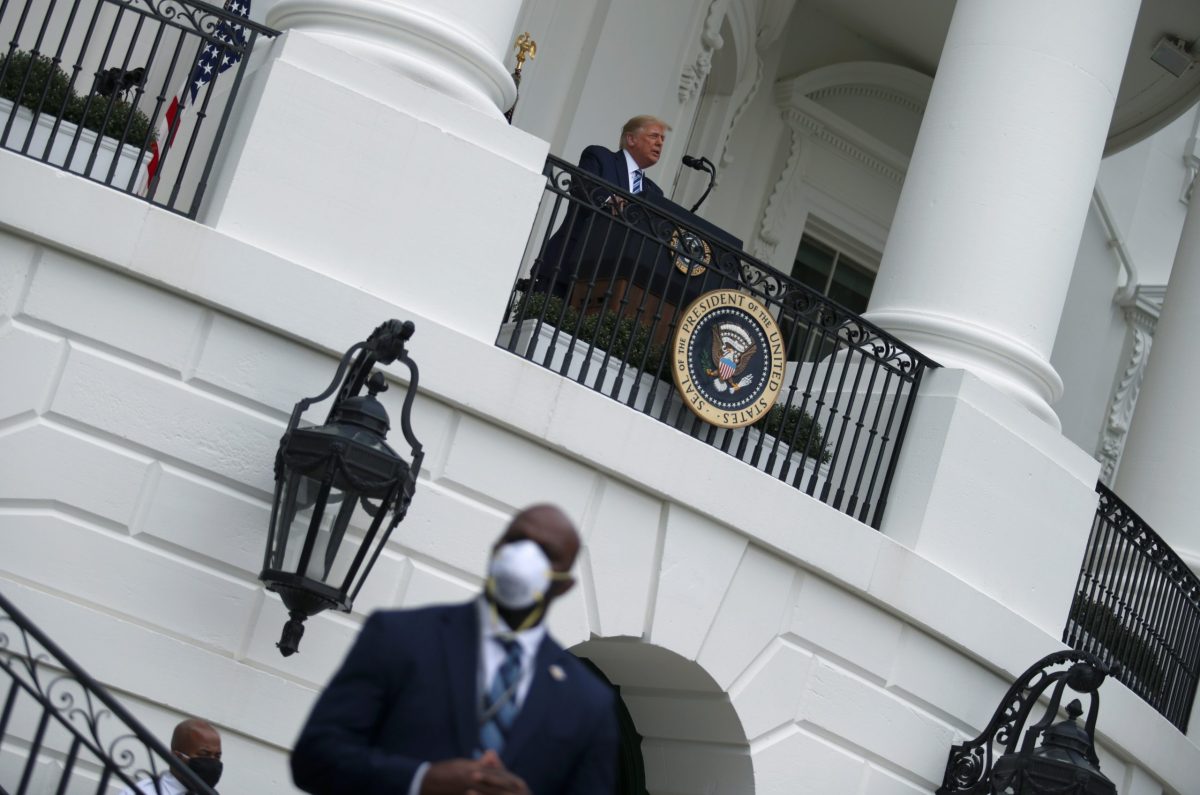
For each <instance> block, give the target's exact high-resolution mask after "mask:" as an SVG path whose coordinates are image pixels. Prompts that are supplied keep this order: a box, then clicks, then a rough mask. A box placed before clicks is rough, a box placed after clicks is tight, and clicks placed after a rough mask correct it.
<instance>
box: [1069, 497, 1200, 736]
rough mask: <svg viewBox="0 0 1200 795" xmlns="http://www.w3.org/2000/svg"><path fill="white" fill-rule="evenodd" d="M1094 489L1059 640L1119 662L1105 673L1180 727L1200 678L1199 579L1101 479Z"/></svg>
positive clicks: (1102, 657) (1182, 728) (1182, 729)
mask: <svg viewBox="0 0 1200 795" xmlns="http://www.w3.org/2000/svg"><path fill="white" fill-rule="evenodd" d="M1096 491H1097V492H1098V494H1099V500H1098V503H1097V506H1096V519H1095V522H1094V523H1093V526H1092V534H1091V537H1090V538H1089V540H1088V546H1087V549H1086V551H1085V555H1084V560H1083V564H1082V566H1081V568H1080V572H1079V580H1078V582H1077V584H1076V587H1075V597H1074V600H1073V602H1072V604H1071V609H1070V611H1069V614H1068V616H1067V621H1066V625H1065V627H1064V628H1063V635H1062V639H1063V642H1064V643H1067V644H1068V645H1070V646H1073V647H1075V648H1077V649H1083V650H1085V651H1088V652H1091V653H1093V654H1095V655H1096V656H1098V657H1100V658H1101V659H1104V660H1112V661H1114V662H1119V663H1120V664H1121V666H1122V670H1121V671H1120V672H1119V673H1114V674H1113V675H1114V676H1115V677H1116V678H1117V679H1119V680H1120V681H1122V682H1123V683H1124V684H1125V685H1126V686H1128V687H1129V689H1130V690H1132V691H1133V692H1135V693H1137V694H1138V695H1139V696H1140V697H1141V698H1142V699H1144V700H1145V701H1146V702H1147V703H1148V704H1149V705H1150V706H1152V707H1154V708H1155V709H1156V710H1158V711H1159V712H1160V713H1161V714H1162V715H1163V716H1164V717H1166V718H1167V720H1169V721H1171V722H1172V723H1173V724H1174V725H1175V726H1176V727H1178V728H1179V729H1180V730H1181V731H1186V729H1187V725H1188V718H1189V714H1190V712H1191V706H1192V702H1193V700H1194V697H1195V693H1196V689H1197V685H1198V683H1200V579H1198V578H1197V577H1196V575H1195V574H1193V573H1192V571H1191V569H1190V568H1189V567H1188V565H1187V564H1186V563H1185V562H1184V561H1183V559H1182V558H1180V557H1179V555H1178V554H1176V552H1175V551H1174V550H1173V549H1171V546H1170V545H1169V544H1168V543H1166V542H1165V541H1164V540H1163V539H1162V538H1161V537H1159V535H1158V534H1157V533H1155V532H1154V530H1153V529H1152V528H1151V527H1150V526H1149V525H1148V524H1146V522H1145V521H1144V520H1143V519H1142V518H1141V517H1140V516H1138V514H1137V513H1135V512H1134V511H1133V510H1132V509H1130V507H1129V506H1128V505H1126V504H1125V503H1124V502H1122V501H1121V500H1120V498H1118V497H1117V496H1116V495H1115V494H1114V493H1113V492H1112V491H1110V490H1109V489H1108V487H1107V486H1105V485H1104V484H1103V482H1101V483H1097V485H1096Z"/></svg>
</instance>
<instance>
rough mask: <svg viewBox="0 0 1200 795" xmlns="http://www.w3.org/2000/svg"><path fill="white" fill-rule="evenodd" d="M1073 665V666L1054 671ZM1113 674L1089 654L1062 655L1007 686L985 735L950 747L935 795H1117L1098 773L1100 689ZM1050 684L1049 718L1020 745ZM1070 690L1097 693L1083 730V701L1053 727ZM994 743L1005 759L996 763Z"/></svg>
mask: <svg viewBox="0 0 1200 795" xmlns="http://www.w3.org/2000/svg"><path fill="white" fill-rule="evenodd" d="M1068 663H1069V664H1070V667H1069V668H1066V669H1062V670H1057V671H1054V672H1050V671H1049V669H1051V668H1053V667H1055V666H1061V665H1066V664H1068ZM1107 675H1108V668H1107V667H1106V666H1105V665H1104V664H1103V663H1101V662H1100V661H1099V660H1098V659H1096V658H1095V657H1094V656H1092V655H1090V654H1087V653H1086V652H1079V651H1063V652H1056V653H1054V654H1051V655H1048V656H1046V657H1043V658H1042V659H1041V660H1039V661H1038V662H1037V663H1036V664H1034V665H1033V667H1031V668H1030V669H1029V670H1028V671H1026V672H1025V673H1024V674H1022V675H1021V677H1020V678H1019V679H1018V680H1017V681H1016V682H1014V683H1013V686H1012V687H1011V688H1009V690H1008V693H1007V694H1006V695H1005V696H1004V700H1003V701H1001V702H1000V706H999V707H998V708H997V709H996V713H995V715H993V716H992V720H991V723H989V724H988V726H987V728H986V729H984V731H983V734H981V735H979V736H978V737H976V738H975V739H974V740H969V741H967V742H964V743H959V744H958V745H955V746H953V747H952V748H951V749H950V758H949V759H948V760H947V761H946V774H945V776H944V778H943V779H942V786H940V787H939V788H938V790H937V795H990V794H991V793H998V794H999V793H1005V794H1006V795H1038V794H1039V793H1056V794H1057V795H1116V792H1117V787H1116V785H1115V784H1113V783H1112V782H1111V781H1109V780H1108V779H1107V778H1105V776H1104V774H1103V773H1101V772H1100V760H1099V759H1098V758H1097V757H1096V746H1095V736H1096V715H1097V713H1098V712H1099V711H1100V694H1099V692H1097V691H1098V689H1099V687H1100V685H1101V684H1102V683H1103V682H1104V678H1105V676H1107ZM1051 685H1053V686H1054V691H1053V693H1052V694H1051V697H1050V703H1049V704H1048V705H1047V707H1046V713H1045V715H1043V716H1042V719H1041V720H1040V721H1038V722H1037V723H1035V724H1034V725H1032V726H1030V727H1029V728H1028V730H1026V731H1025V736H1024V739H1023V740H1021V730H1022V729H1024V728H1025V723H1026V721H1027V720H1028V719H1029V713H1030V712H1031V711H1032V710H1033V707H1034V706H1035V705H1036V704H1037V701H1038V698H1039V697H1040V696H1041V695H1042V694H1043V693H1044V692H1046V690H1047V689H1048V688H1050V686H1051ZM1068 686H1069V687H1070V688H1071V689H1072V690H1075V691H1076V692H1079V693H1089V694H1091V706H1090V709H1089V710H1088V716H1087V721H1086V723H1085V725H1084V727H1082V728H1081V727H1080V726H1079V724H1078V722H1077V721H1078V718H1079V716H1080V715H1082V714H1083V706H1082V705H1081V704H1080V703H1079V700H1078V699H1074V700H1073V701H1071V703H1070V704H1068V705H1067V719H1066V720H1064V721H1061V722H1059V723H1055V724H1054V725H1051V723H1052V722H1053V720H1054V718H1055V717H1056V716H1057V715H1058V708H1059V705H1060V704H1061V703H1062V695H1063V690H1064V689H1065V688H1066V687H1068ZM1039 738H1041V744H1040V745H1039V744H1038V743H1037V741H1038V739H1039ZM1018 740H1021V745H1020V749H1019V750H1018V748H1017V742H1018ZM995 743H1001V744H1002V745H1003V748H1004V754H1003V755H1002V756H1001V757H1000V758H999V759H996V760H995V763H993V761H992V747H993V744H995Z"/></svg>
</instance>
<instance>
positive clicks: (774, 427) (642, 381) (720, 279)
mask: <svg viewBox="0 0 1200 795" xmlns="http://www.w3.org/2000/svg"><path fill="white" fill-rule="evenodd" d="M544 174H545V177H546V187H545V192H544V194H543V200H542V205H541V211H540V214H539V219H540V220H539V223H538V224H536V225H535V231H534V233H533V235H532V236H531V239H530V243H529V248H528V250H527V253H526V259H527V263H528V266H529V271H528V273H529V276H528V278H524V279H519V280H518V281H517V283H516V285H515V286H514V289H513V292H512V296H511V300H510V304H509V308H508V312H507V315H506V317H505V320H504V323H503V325H502V326H501V329H500V332H499V335H498V336H497V339H496V344H497V345H499V346H500V347H502V348H505V349H506V350H509V351H511V352H513V353H515V354H516V355H518V356H521V357H522V358H525V359H527V360H529V361H533V362H536V363H538V364H540V365H541V366H543V367H546V368H548V369H551V370H553V371H555V372H557V373H559V374H561V375H563V376H565V377H567V378H570V379H572V380H573V381H576V382H577V383H579V384H582V385H583V386H586V387H588V388H590V389H593V390H595V391H597V392H600V393H602V394H605V395H607V396H609V397H611V398H612V399H613V400H617V401H619V402H621V403H623V404H624V405H626V406H629V407H630V408H631V409H633V410H635V411H639V412H642V413H643V414H645V415H647V416H649V417H653V418H654V419H656V420H658V421H659V422H661V423H664V424H666V425H669V426H671V427H673V428H675V429H676V430H678V431H680V432H682V433H685V434H688V435H689V436H691V437H693V438H695V439H697V440H699V441H702V442H704V443H705V444H708V445H710V446H712V447H715V448H717V449H719V450H721V451H723V452H725V453H727V454H729V455H731V456H733V457H734V458H737V459H738V460H740V461H742V462H744V463H746V464H748V465H750V466H753V467H755V468H757V469H759V470H761V471H762V472H764V473H766V474H768V475H770V476H771V477H774V478H778V479H779V480H782V481H784V482H786V483H789V484H791V485H792V486H793V487H794V488H796V489H797V490H799V491H802V492H804V493H805V494H807V495H809V496H811V497H814V498H815V499H818V500H820V501H822V502H824V503H827V504H828V505H830V506H832V507H834V508H836V509H837V510H839V511H842V512H844V513H846V514H849V515H850V516H853V517H855V518H857V519H858V520H859V521H862V522H864V523H867V524H869V525H871V526H872V527H874V528H876V529H878V527H879V525H880V521H881V519H882V516H883V512H884V509H885V507H886V505H887V497H888V490H889V488H890V485H891V482H892V477H893V474H894V472H895V468H896V462H897V460H898V458H899V455H900V450H901V445H902V444H903V441H904V435H905V431H906V429H907V427H908V421H909V418H910V416H911V414H912V410H913V405H914V401H915V400H916V396H917V391H918V388H919V387H920V383H921V376H922V374H923V373H924V372H925V370H926V369H927V368H930V367H936V366H937V364H936V363H935V362H933V361H931V360H929V359H928V358H927V357H924V356H922V355H921V354H920V353H919V352H917V351H916V350H914V349H912V348H910V347H908V346H907V345H905V344H904V343H902V342H900V341H899V340H897V339H895V338H894V337H892V336H890V335H888V334H887V333H886V332H884V331H882V330H880V329H878V328H876V327H875V326H873V325H871V324H870V323H868V322H866V321H865V320H863V319H862V318H861V317H859V316H857V315H856V314H854V313H852V312H850V311H848V310H846V309H845V308H843V307H841V306H839V305H838V304H837V303H835V302H833V301H831V300H829V299H828V298H826V297H824V296H822V295H820V294H819V293H817V292H815V291H813V290H811V289H810V288H808V287H807V286H805V285H802V284H800V283H798V282H796V281H795V280H793V279H791V278H790V277H789V276H787V275H785V274H783V273H780V272H779V271H777V270H775V269H774V268H772V267H771V266H769V265H767V264H765V263H763V262H761V261H759V260H757V259H755V258H753V257H751V256H749V255H747V254H746V253H745V252H743V251H742V250H741V248H740V244H739V242H738V241H736V240H733V239H731V237H730V236H729V235H727V234H725V233H723V232H721V231H720V230H717V229H714V228H706V225H705V224H704V222H702V221H699V220H697V219H695V217H694V216H693V217H692V218H690V219H685V218H684V217H683V216H684V215H688V214H687V213H686V212H683V211H682V208H678V206H676V205H672V204H671V203H669V202H667V203H662V202H652V201H647V200H646V198H645V197H644V196H642V195H638V196H634V195H632V194H629V193H627V192H625V191H623V190H620V189H619V188H617V187H615V186H613V185H611V184H608V183H605V182H603V181H600V180H598V179H597V178H596V177H595V176H593V175H591V174H589V173H587V172H583V171H580V170H579V169H577V168H576V167H574V166H572V165H570V164H568V163H566V162H564V161H562V160H559V159H558V158H555V157H550V158H548V159H547V161H546V168H545V172H544ZM714 290H729V291H734V292H735V293H737V294H740V295H743V296H746V297H747V299H748V300H749V301H750V302H752V303H753V304H754V305H755V306H760V307H761V308H762V309H763V310H765V311H766V312H767V313H769V314H770V316H771V317H772V318H773V319H774V321H775V323H776V324H777V326H778V330H779V336H780V339H781V342H782V346H781V348H780V350H778V351H776V353H778V354H780V355H779V358H780V359H781V360H783V362H781V364H782V366H781V367H780V369H779V374H778V375H779V378H780V382H781V383H779V384H778V385H775V386H777V387H778V388H779V391H778V398H777V400H776V402H775V405H774V406H773V407H771V408H770V410H769V411H766V410H764V411H763V412H762V413H761V416H751V417H738V418H736V419H738V420H740V421H743V423H744V424H742V425H741V427H721V426H720V425H718V424H713V423H710V422H707V421H705V420H702V419H701V418H700V417H699V416H697V414H696V413H695V412H693V411H692V410H691V409H690V408H689V407H688V405H687V403H686V402H685V400H684V399H683V398H682V397H681V393H680V391H679V390H677V389H676V384H675V382H674V381H675V376H674V375H673V374H672V371H673V370H676V369H677V367H676V365H675V364H674V363H673V359H672V348H673V347H674V348H678V346H679V344H680V343H679V342H678V341H677V340H676V339H675V338H674V337H675V332H676V330H677V329H678V328H679V326H680V324H681V322H683V320H684V318H685V315H687V314H688V309H689V304H692V303H693V302H695V301H696V300H697V299H698V298H699V297H700V296H703V295H707V294H709V293H710V292H711V291H714ZM697 346H698V347H705V346H707V342H706V341H704V340H701V341H700V342H699V343H697ZM706 353H708V352H707V351H701V355H703V354H706ZM712 358H713V359H714V361H713V362H710V366H715V360H716V359H719V358H720V354H719V352H718V351H714V352H713V354H712ZM710 375H711V373H710ZM718 388H719V387H718ZM729 388H730V389H731V390H733V389H734V388H735V387H734V384H733V383H732V382H731V383H730V387H729ZM752 388H753V387H752ZM731 419H733V418H732V417H731ZM746 420H753V421H752V422H745V421H746ZM680 467H681V470H683V471H686V469H687V464H686V462H680Z"/></svg>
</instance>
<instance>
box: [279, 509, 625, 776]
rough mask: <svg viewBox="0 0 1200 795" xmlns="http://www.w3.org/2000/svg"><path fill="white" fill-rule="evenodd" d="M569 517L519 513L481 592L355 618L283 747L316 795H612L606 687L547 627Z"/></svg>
mask: <svg viewBox="0 0 1200 795" xmlns="http://www.w3.org/2000/svg"><path fill="white" fill-rule="evenodd" d="M579 546H580V541H579V535H578V534H577V533H576V532H575V528H574V527H573V526H572V524H571V522H570V520H569V519H568V518H567V517H566V515H565V514H563V512H562V511H560V510H559V509H558V508H555V507H553V506H550V505H537V506H534V507H532V508H528V509H526V510H524V511H521V512H520V513H519V514H517V516H516V517H515V518H514V519H513V520H512V522H511V523H510V524H509V525H508V528H507V529H506V530H505V531H504V534H503V535H502V536H501V537H500V539H499V540H498V541H497V542H496V544H495V546H494V547H493V548H492V558H491V561H490V563H489V566H488V579H487V584H486V586H485V588H484V593H483V594H482V595H481V596H480V597H479V598H478V599H475V600H474V601H471V602H468V603H467V604H463V605H439V606H434V607H426V608H420V609H416V610H396V611H384V612H379V613H375V614H374V615H372V616H371V617H370V618H369V619H368V620H367V622H366V624H364V625H363V629H362V632H361V633H360V635H359V637H358V640H357V642H356V643H355V645H354V648H352V649H351V650H350V653H349V655H347V657H346V660H345V662H344V663H343V664H342V667H341V670H339V671H338V672H337V674H335V675H334V678H333V680H332V681H331V682H330V683H329V686H328V687H327V688H326V689H325V691H324V693H322V695H321V697H320V698H319V699H318V700H317V703H316V705H315V706H314V707H313V711H312V714H311V715H310V716H309V719H308V723H307V724H306V725H305V727H304V729H303V731H302V732H301V734H300V739H299V740H298V741H297V742H296V747H295V750H294V751H293V752H292V775H293V778H294V779H295V782H296V785H297V786H299V787H300V788H301V789H303V790H305V791H306V792H311V793H314V795H341V793H347V792H353V793H356V794H358V795H384V793H388V794H389V795H392V794H395V793H399V795H462V793H467V792H470V793H475V794H477V795H504V794H507V793H513V794H515V795H526V794H527V793H537V795H611V793H613V792H614V791H615V789H616V783H615V781H616V770H617V720H616V708H615V704H614V699H613V694H612V691H611V690H610V688H609V687H608V685H607V684H605V683H603V682H602V681H600V680H599V679H598V678H597V677H596V676H595V675H594V674H592V673H591V672H590V671H588V670H587V669H586V668H585V667H584V666H583V664H582V663H580V661H579V660H578V659H577V658H575V657H574V656H573V655H571V654H570V653H568V652H566V651H564V650H563V649H562V647H560V646H559V645H558V644H557V643H555V642H554V640H553V639H552V638H551V637H550V636H549V635H548V634H547V632H546V629H545V625H544V623H543V622H544V619H545V616H546V611H547V609H548V608H549V606H550V605H551V603H553V601H554V600H555V599H557V598H558V597H559V596H561V595H562V594H564V593H566V592H567V591H568V590H569V589H570V588H571V586H572V585H573V584H574V580H573V578H572V577H571V575H570V574H569V572H570V569H571V566H572V564H573V563H574V562H575V556H576V555H577V554H578V552H579Z"/></svg>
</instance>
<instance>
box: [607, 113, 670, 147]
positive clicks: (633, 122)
mask: <svg viewBox="0 0 1200 795" xmlns="http://www.w3.org/2000/svg"><path fill="white" fill-rule="evenodd" d="M651 125H657V126H659V127H662V128H663V130H665V131H667V132H670V130H671V125H669V124H667V123H666V122H665V121H663V120H662V119H660V118H658V117H657V116H651V115H649V114H645V113H643V114H642V115H641V116H634V117H633V118H632V119H630V120H629V121H627V122H625V126H624V127H622V128H621V141H620V143H618V144H617V149H624V148H625V136H627V135H637V134H638V133H640V132H641V131H642V130H643V129H644V128H646V127H649V126H651Z"/></svg>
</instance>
